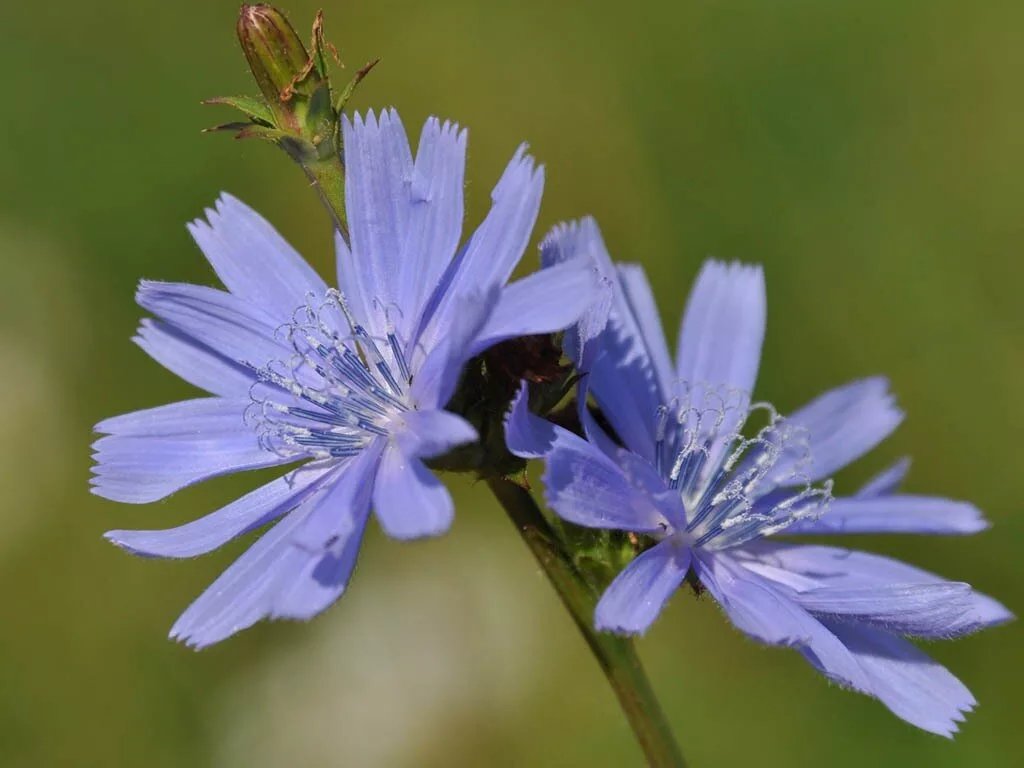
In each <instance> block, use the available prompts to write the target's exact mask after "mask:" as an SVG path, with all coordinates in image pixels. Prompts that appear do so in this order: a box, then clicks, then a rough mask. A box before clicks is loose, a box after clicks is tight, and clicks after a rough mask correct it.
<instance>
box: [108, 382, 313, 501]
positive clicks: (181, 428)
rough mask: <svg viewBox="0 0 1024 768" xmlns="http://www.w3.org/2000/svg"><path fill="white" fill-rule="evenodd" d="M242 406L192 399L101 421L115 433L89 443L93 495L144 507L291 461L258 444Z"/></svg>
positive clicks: (233, 403)
mask: <svg viewBox="0 0 1024 768" xmlns="http://www.w3.org/2000/svg"><path fill="white" fill-rule="evenodd" d="M244 407H245V405H244V404H242V403H240V402H238V401H232V400H220V399H216V398H214V399H211V400H190V401H186V402H184V403H175V404H173V405H168V406H161V407H160V408H155V409H150V410H148V411H140V412H138V413H134V414H128V415H127V416H119V417H116V418H114V419H109V420H107V421H105V422H103V423H102V424H100V425H99V427H98V429H99V430H100V431H112V432H114V434H111V435H109V436H107V437H102V438H100V439H99V440H97V441H96V442H95V443H94V444H93V451H94V454H93V456H94V459H95V461H96V466H95V467H94V468H93V472H94V474H95V477H93V479H92V484H93V493H96V494H97V495H99V496H103V497H104V498H107V499H112V500H114V501H124V502H128V503H132V504H144V503H147V502H150V501H156V500H158V499H162V498H164V497H165V496H168V495H170V494H171V493H174V492H175V491H177V490H180V489H182V488H184V487H186V486H188V485H192V484H193V483H197V482H200V481H201V480H205V479H207V478H211V477H216V476H218V475H223V474H227V473H230V472H237V471H240V470H246V469H256V468H259V467H271V466H277V465H280V464H285V463H287V462H289V461H293V460H294V459H286V458H283V457H281V456H279V455H277V454H275V453H271V452H270V451H267V450H265V449H264V448H263V447H262V446H261V445H260V443H259V439H258V437H257V435H256V433H255V432H254V431H253V430H252V429H251V428H250V427H248V426H246V425H245V424H244V422H243V418H242V413H243V410H244ZM175 417H177V418H175Z"/></svg>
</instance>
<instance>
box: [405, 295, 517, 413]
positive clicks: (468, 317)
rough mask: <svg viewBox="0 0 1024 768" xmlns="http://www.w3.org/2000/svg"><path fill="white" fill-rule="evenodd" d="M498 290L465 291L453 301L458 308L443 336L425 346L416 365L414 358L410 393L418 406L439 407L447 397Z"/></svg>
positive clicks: (450, 395)
mask: <svg viewBox="0 0 1024 768" xmlns="http://www.w3.org/2000/svg"><path fill="white" fill-rule="evenodd" d="M499 290H500V289H498V288H493V289H492V290H490V291H489V292H488V293H486V294H481V293H477V294H468V295H466V296H463V297H460V298H459V300H458V301H456V302H453V306H457V307H458V310H459V311H458V312H457V313H455V314H453V315H452V317H451V318H450V322H449V324H448V326H447V328H446V329H445V331H446V332H445V335H444V336H443V337H442V338H441V339H440V342H439V343H438V344H437V346H435V347H432V348H429V351H428V352H427V353H426V355H427V356H426V359H425V360H423V361H422V363H420V364H418V365H417V363H418V362H419V361H418V360H415V359H414V360H415V361H414V363H413V369H414V374H415V375H414V377H413V382H412V387H411V394H412V397H413V400H414V401H415V402H416V403H417V405H418V406H419V407H420V408H422V409H424V410H429V409H432V408H442V407H444V406H445V405H446V404H447V403H448V401H449V400H450V399H451V397H452V395H453V394H454V393H455V387H456V385H457V384H458V382H459V377H460V376H461V375H462V369H463V367H464V366H465V364H466V362H467V361H468V360H469V358H470V357H472V354H473V353H472V349H473V347H474V343H475V339H476V338H477V336H478V335H479V334H480V331H481V329H482V328H483V327H484V325H485V323H486V322H487V318H488V316H489V315H490V313H491V312H492V311H493V309H494V304H495V302H496V300H497V297H498V292H499Z"/></svg>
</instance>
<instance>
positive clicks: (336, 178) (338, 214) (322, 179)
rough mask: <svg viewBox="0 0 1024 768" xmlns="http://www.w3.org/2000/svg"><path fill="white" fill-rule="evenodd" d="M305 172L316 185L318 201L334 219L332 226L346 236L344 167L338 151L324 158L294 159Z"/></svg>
mask: <svg viewBox="0 0 1024 768" xmlns="http://www.w3.org/2000/svg"><path fill="white" fill-rule="evenodd" d="M296 162H298V163H299V165H301V166H302V170H303V171H305V173H306V178H307V179H309V181H310V182H311V183H312V185H313V186H314V187H316V191H317V194H319V195H320V201H321V202H322V203H323V204H324V206H325V207H326V208H327V210H328V211H329V212H330V214H331V218H332V219H334V226H335V227H337V228H338V231H339V232H341V234H342V235H344V236H345V237H346V238H347V237H348V227H347V226H346V224H347V222H346V219H345V168H344V166H342V164H341V155H340V153H337V152H335V153H334V155H333V156H331V157H329V158H326V159H324V160H312V161H308V162H303V161H302V160H296Z"/></svg>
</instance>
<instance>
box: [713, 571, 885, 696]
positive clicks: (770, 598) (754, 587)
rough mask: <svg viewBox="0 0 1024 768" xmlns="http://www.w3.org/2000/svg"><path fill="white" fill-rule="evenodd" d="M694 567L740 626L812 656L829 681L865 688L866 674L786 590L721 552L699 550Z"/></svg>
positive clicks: (768, 640) (772, 642)
mask: <svg viewBox="0 0 1024 768" xmlns="http://www.w3.org/2000/svg"><path fill="white" fill-rule="evenodd" d="M693 565H694V568H695V569H696V571H697V576H698V578H700V580H701V583H702V584H703V585H704V586H705V587H707V589H708V591H709V592H710V593H711V595H712V596H713V597H714V598H715V600H716V601H717V602H718V604H719V605H720V606H721V607H722V609H723V610H724V611H725V613H726V615H727V616H728V617H729V619H730V620H731V621H732V623H733V624H735V625H736V626H737V627H738V628H739V629H740V630H742V631H743V632H745V633H746V634H748V635H750V636H751V637H753V638H755V639H757V640H760V641H761V642H764V643H768V644H770V645H787V646H794V647H796V648H798V649H800V650H801V651H802V652H803V653H804V655H806V656H808V657H809V658H812V659H815V660H816V661H817V663H816V664H815V665H816V666H817V667H818V669H819V670H820V671H821V672H822V673H823V674H825V675H826V676H827V677H828V678H829V679H831V680H834V681H835V682H838V683H840V684H842V685H845V686H849V687H851V688H855V689H857V690H860V691H865V692H867V691H868V681H867V678H866V675H865V674H864V671H863V670H862V669H861V668H860V665H859V664H858V663H857V660H856V659H855V658H854V657H853V655H852V654H851V653H850V652H849V651H848V650H847V649H846V647H845V646H844V645H843V644H842V643H841V642H840V641H839V639H838V638H837V637H836V636H835V635H834V634H833V633H832V632H830V631H829V630H828V629H827V628H826V627H825V626H824V625H823V624H822V623H821V622H820V621H818V620H817V619H816V618H814V617H813V616H811V614H809V613H808V612H807V611H805V610H804V609H803V608H801V607H800V606H799V605H797V604H796V603H795V602H793V600H792V599H791V598H790V597H789V595H788V594H787V593H786V592H785V591H783V590H781V589H780V588H778V587H777V586H776V585H774V584H773V583H772V582H770V581H768V580H766V579H764V578H762V577H760V576H758V575H756V574H754V573H751V572H750V571H748V570H746V569H745V568H743V567H741V566H739V565H738V564H737V563H735V562H734V561H733V560H732V558H731V556H730V555H728V554H725V553H721V552H719V553H714V554H712V553H709V552H701V553H700V555H699V556H698V557H696V558H694V563H693Z"/></svg>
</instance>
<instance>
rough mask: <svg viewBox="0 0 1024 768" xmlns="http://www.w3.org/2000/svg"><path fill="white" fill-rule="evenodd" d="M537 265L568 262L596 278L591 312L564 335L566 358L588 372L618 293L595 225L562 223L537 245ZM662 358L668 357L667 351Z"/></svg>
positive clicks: (588, 221) (585, 220) (589, 220)
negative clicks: (584, 267) (597, 289)
mask: <svg viewBox="0 0 1024 768" xmlns="http://www.w3.org/2000/svg"><path fill="white" fill-rule="evenodd" d="M540 261H541V265H542V266H543V267H544V268H545V269H548V268H551V267H553V266H555V265H557V264H563V263H566V262H570V261H576V262H583V263H585V264H588V265H590V266H591V268H592V269H593V270H594V271H595V273H596V274H597V275H598V279H599V283H600V292H599V295H598V297H597V299H596V300H595V301H594V303H593V304H592V305H591V306H590V309H589V310H588V311H587V312H586V313H585V314H584V315H583V316H582V317H581V318H580V319H579V322H578V323H577V324H576V329H575V333H570V334H566V338H565V342H564V343H565V351H566V354H567V355H568V356H569V357H570V358H571V359H572V360H573V361H574V362H575V363H576V365H577V367H578V368H580V370H584V371H588V370H590V369H591V367H592V366H593V362H594V356H595V355H596V354H597V352H598V346H599V345H598V344H596V343H595V342H596V340H597V338H598V336H600V334H601V332H602V331H604V329H605V326H606V325H607V323H608V315H609V313H610V312H611V309H612V305H613V303H614V302H616V301H618V300H620V299H618V298H617V292H618V291H619V286H618V282H617V280H616V274H615V268H614V267H613V266H612V260H611V257H610V256H609V255H608V250H607V249H606V248H605V245H604V241H603V240H602V239H601V232H600V230H599V229H598V227H597V222H595V221H594V219H593V218H591V217H589V216H587V217H585V218H583V219H580V220H579V221H571V222H563V223H561V224H558V225H556V226H555V227H554V228H553V229H552V230H551V231H550V232H549V233H548V234H547V235H546V236H545V237H544V240H543V241H542V242H541V244H540ZM665 355H666V356H667V355H668V350H667V349H666V351H665Z"/></svg>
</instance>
